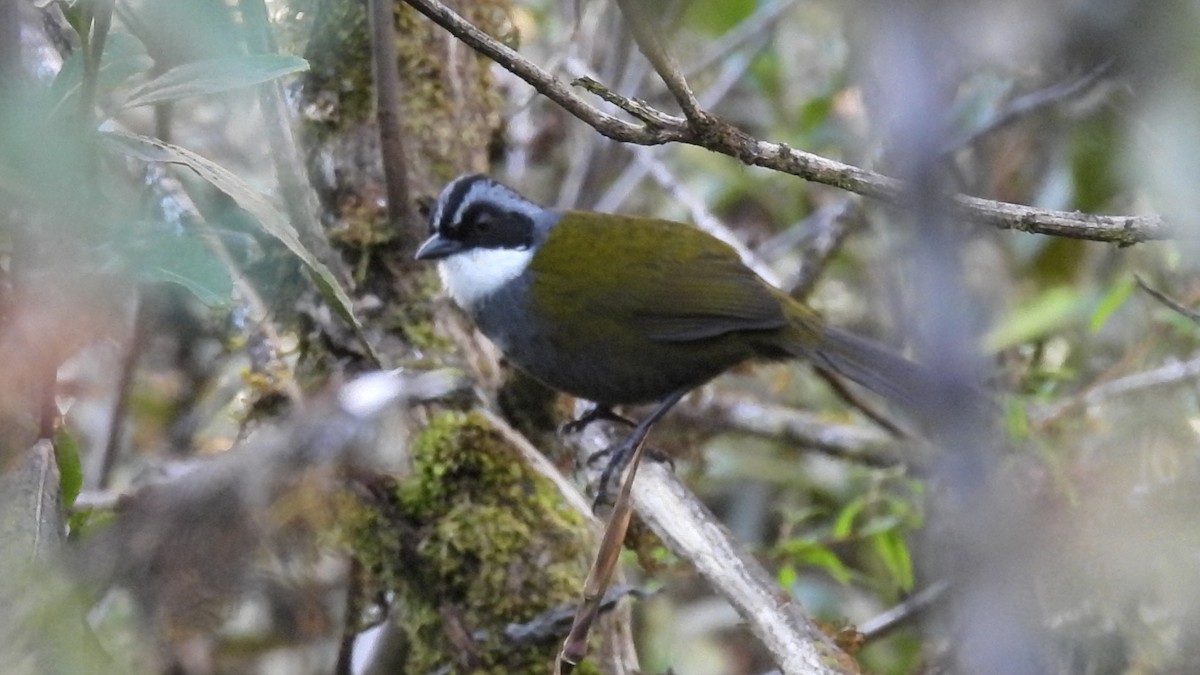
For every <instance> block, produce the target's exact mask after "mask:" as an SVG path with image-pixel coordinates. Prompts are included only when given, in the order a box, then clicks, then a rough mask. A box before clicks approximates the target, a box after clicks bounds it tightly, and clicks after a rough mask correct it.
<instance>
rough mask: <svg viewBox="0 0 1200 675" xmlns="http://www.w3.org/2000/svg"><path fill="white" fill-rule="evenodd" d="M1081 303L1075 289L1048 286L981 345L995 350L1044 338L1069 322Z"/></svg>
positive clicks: (991, 333) (988, 335)
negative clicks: (1049, 287) (1048, 287)
mask: <svg viewBox="0 0 1200 675" xmlns="http://www.w3.org/2000/svg"><path fill="white" fill-rule="evenodd" d="M1082 306H1083V303H1082V301H1081V299H1080V297H1079V293H1078V292H1076V291H1075V290H1073V289H1070V288H1066V287H1063V286H1056V287H1054V288H1051V289H1048V290H1046V291H1045V292H1044V293H1041V294H1040V295H1038V296H1037V297H1035V298H1034V299H1033V300H1032V301H1031V302H1029V303H1028V304H1026V305H1025V306H1023V307H1019V308H1017V310H1016V311H1014V312H1013V313H1012V314H1011V315H1010V316H1009V317H1008V318H1007V319H1005V320H1004V321H1002V322H1001V323H1000V324H999V325H998V326H996V327H995V328H993V329H992V330H991V331H990V332H988V334H987V336H986V337H985V338H984V348H985V349H987V350H988V351H989V352H995V351H1000V350H1002V349H1007V348H1009V347H1013V346H1015V345H1019V344H1022V343H1025V342H1029V341H1030V340H1035V339H1037V338H1040V337H1043V336H1044V335H1046V334H1047V333H1050V332H1052V331H1054V330H1057V329H1059V328H1061V327H1063V326H1064V325H1066V324H1067V323H1069V322H1070V321H1071V320H1072V319H1073V318H1074V317H1075V316H1076V315H1077V314H1078V313H1079V311H1080V309H1081V308H1082Z"/></svg>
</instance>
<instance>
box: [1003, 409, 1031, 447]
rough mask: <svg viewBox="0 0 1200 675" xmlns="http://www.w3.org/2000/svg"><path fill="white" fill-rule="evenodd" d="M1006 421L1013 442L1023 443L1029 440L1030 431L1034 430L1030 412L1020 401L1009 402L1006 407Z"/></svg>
mask: <svg viewBox="0 0 1200 675" xmlns="http://www.w3.org/2000/svg"><path fill="white" fill-rule="evenodd" d="M1004 421H1005V426H1006V427H1007V428H1008V434H1009V436H1011V437H1012V438H1013V440H1018V441H1021V440H1025V439H1027V438H1029V431H1030V429H1031V428H1032V427H1031V425H1030V422H1029V411H1028V410H1026V409H1025V406H1024V405H1022V404H1021V402H1020V401H1016V400H1009V401H1007V404H1006V405H1005V407H1004Z"/></svg>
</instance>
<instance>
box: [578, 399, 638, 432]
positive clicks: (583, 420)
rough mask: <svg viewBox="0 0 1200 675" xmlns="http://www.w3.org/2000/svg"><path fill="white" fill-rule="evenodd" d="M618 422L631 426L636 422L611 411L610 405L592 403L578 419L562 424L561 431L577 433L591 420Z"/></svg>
mask: <svg viewBox="0 0 1200 675" xmlns="http://www.w3.org/2000/svg"><path fill="white" fill-rule="evenodd" d="M600 421H606V422H618V423H620V424H624V425H625V426H627V427H630V428H633V427H636V426H637V424H635V423H634V421H633V420H631V419H629V418H628V417H623V416H621V415H618V414H617V413H615V412H613V409H612V406H607V405H604V404H603V403H593V404H592V406H591V407H590V408H588V409H587V411H586V412H585V413H583V414H582V415H580V416H579V419H577V420H572V421H570V422H567V423H566V424H564V425H562V433H564V434H577V433H579V432H580V431H583V430H584V429H586V428H587V426H588V425H589V424H591V423H592V422H600Z"/></svg>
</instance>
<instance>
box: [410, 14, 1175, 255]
mask: <svg viewBox="0 0 1200 675" xmlns="http://www.w3.org/2000/svg"><path fill="white" fill-rule="evenodd" d="M405 2H407V3H408V4H410V5H412V6H413V7H414V8H415V9H416V10H417V11H419V12H421V13H422V14H424V15H425V16H427V17H429V18H430V19H432V20H433V21H434V22H435V23H437V24H438V25H440V26H442V27H443V28H445V29H446V30H447V31H449V32H450V33H451V34H453V35H454V36H455V37H457V38H459V39H460V40H462V41H463V42H465V43H467V44H468V45H469V46H470V47H471V48H473V49H475V50H476V51H478V52H480V53H481V54H483V55H484V56H487V57H488V58H490V59H492V60H493V61H495V62H496V63H498V64H500V65H501V66H502V67H504V68H505V69H506V70H508V71H510V72H512V73H513V74H514V75H516V76H517V77H519V78H521V79H522V80H524V81H525V82H527V83H528V84H529V85H530V86H532V87H533V88H535V89H537V90H538V91H539V92H541V93H542V94H543V95H545V96H546V97H547V98H549V99H550V100H552V101H554V102H555V103H557V104H558V105H560V106H562V107H563V108H564V109H565V110H566V111H567V112H569V113H571V114H572V115H574V116H575V117H577V118H579V119H580V120H581V121H583V122H584V123H586V124H588V125H589V126H591V127H592V128H594V129H595V130H596V131H598V132H600V133H601V134H603V135H604V136H607V137H608V138H611V139H613V140H615V141H619V142H624V143H636V144H638V145H661V144H664V143H672V142H675V143H687V144H689V145H695V146H698V147H702V148H705V149H707V150H710V151H712V152H716V153H719V154H723V155H728V156H729V157H733V158H735V159H737V160H739V161H741V162H743V163H744V164H747V165H753V166H761V167H763V168H767V169H772V170H775V171H780V172H783V173H788V174H792V175H794V176H797V177H800V178H803V179H805V180H810V181H813V182H815V183H822V184H825V185H832V186H834V187H838V188H841V189H843V190H847V191H849V192H854V193H857V194H860V195H863V196H866V197H870V198H872V199H878V200H881V201H884V202H887V203H896V202H897V201H898V200H899V197H900V196H901V195H902V194H903V193H904V184H903V183H902V182H901V181H898V180H896V179H895V178H891V177H888V176H885V175H883V174H879V173H876V172H873V171H868V170H866V169H862V168H860V167H857V166H853V165H850V164H844V163H842V162H837V161H834V160H831V159H828V158H825V157H822V156H820V155H816V154H813V153H809V152H804V151H801V150H796V149H795V148H791V147H789V146H787V145H786V144H783V143H773V142H770V141H764V140H760V139H757V138H754V137H752V136H750V135H749V134H747V133H745V132H743V131H741V130H739V129H737V128H736V127H734V126H733V125H731V124H729V123H728V122H725V121H724V120H721V119H720V118H718V117H716V116H714V115H712V114H711V113H705V117H706V120H707V123H706V124H704V125H702V127H701V128H695V127H692V126H689V124H688V123H687V122H686V121H684V120H681V119H678V118H672V117H671V116H670V115H667V114H665V113H661V112H657V111H656V112H657V114H654V115H650V114H648V111H646V110H645V104H642V103H640V102H632V101H627V104H626V106H627V107H631V108H639V109H640V110H641V112H642V113H643V114H642V115H639V117H641V118H643V119H645V118H646V117H652V118H653V119H654V120H655V124H648V123H647V124H636V123H633V122H628V121H626V120H623V119H621V118H618V117H615V116H613V115H610V114H608V113H606V112H604V111H602V110H599V109H598V108H596V107H594V106H592V105H591V104H589V103H587V102H586V101H585V100H584V99H583V98H582V97H580V96H579V95H578V94H576V93H575V92H574V91H573V90H572V89H571V88H570V87H569V86H568V85H567V84H566V83H564V82H563V81H562V80H560V79H558V78H556V77H554V76H553V75H551V74H550V73H548V72H546V71H545V70H543V69H541V68H539V67H538V66H537V65H536V64H534V63H533V62H531V61H529V60H528V59H525V58H524V57H522V56H521V55H520V54H518V53H517V52H515V51H513V50H512V49H510V48H509V47H507V46H505V45H503V44H501V43H500V42H498V41H497V40H495V39H493V38H492V37H490V36H489V35H487V34H486V33H484V32H483V31H481V30H479V29H478V28H476V27H475V26H473V25H472V24H471V23H470V22H468V21H466V20H465V19H463V18H462V17H461V16H459V15H458V14H456V13H455V12H454V11H452V10H451V9H449V8H448V7H446V6H445V5H444V4H442V3H441V2H439V1H438V0H405ZM608 96H609V98H610V99H611V98H613V97H617V95H616V94H612V93H610V94H609V95H608ZM626 106H623V107H626ZM951 206H952V208H953V209H954V212H955V215H956V216H957V217H959V218H962V219H965V220H970V221H973V222H976V223H981V224H985V225H990V226H992V227H997V228H1000V229H1004V230H1019V231H1022V232H1032V233H1035V234H1045V235H1053V236H1060V237H1068V238H1072V239H1086V240H1091V241H1102V242H1109V243H1115V244H1119V245H1122V246H1129V245H1132V244H1137V243H1141V242H1144V241H1150V240H1156V239H1167V238H1169V237H1172V236H1174V235H1175V233H1174V232H1173V231H1171V230H1170V228H1168V226H1167V224H1166V223H1165V222H1164V221H1163V219H1162V217H1161V216H1158V215H1138V216H1135V215H1116V216H1112V215H1097V214H1088V213H1079V212H1074V211H1053V210H1047V209H1038V208H1034V207H1032V206H1024V205H1021V204H1011V203H1007V202H999V201H995V200H991V199H982V198H980V197H972V196H968V195H962V194H958V195H954V196H953V197H952V198H951Z"/></svg>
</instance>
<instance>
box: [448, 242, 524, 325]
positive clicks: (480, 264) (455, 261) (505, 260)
mask: <svg viewBox="0 0 1200 675" xmlns="http://www.w3.org/2000/svg"><path fill="white" fill-rule="evenodd" d="M532 259H533V250H532V249H512V248H476V249H471V250H468V251H463V252H461V253H455V254H454V255H452V256H450V257H448V258H445V259H443V260H442V261H441V262H440V263H439V264H438V273H439V274H440V275H441V277H442V285H444V286H445V287H446V290H447V291H449V292H450V297H452V298H454V301H455V302H457V303H458V306H459V307H462V308H463V309H465V310H467V311H471V310H473V309H475V308H476V305H477V304H478V303H480V302H481V301H483V300H484V299H485V298H487V297H488V296H489V295H492V294H493V293H495V292H496V291H498V290H500V289H501V288H502V287H503V286H504V285H505V284H507V283H509V282H510V281H512V280H513V279H516V278H517V277H519V276H521V273H522V272H524V271H525V269H526V268H527V267H529V262H530V261H531V260H532Z"/></svg>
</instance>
